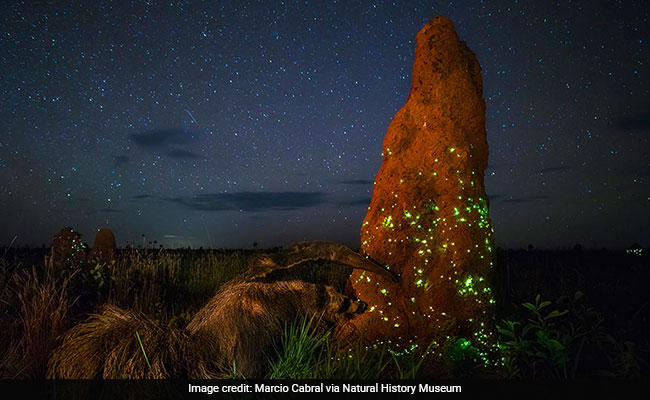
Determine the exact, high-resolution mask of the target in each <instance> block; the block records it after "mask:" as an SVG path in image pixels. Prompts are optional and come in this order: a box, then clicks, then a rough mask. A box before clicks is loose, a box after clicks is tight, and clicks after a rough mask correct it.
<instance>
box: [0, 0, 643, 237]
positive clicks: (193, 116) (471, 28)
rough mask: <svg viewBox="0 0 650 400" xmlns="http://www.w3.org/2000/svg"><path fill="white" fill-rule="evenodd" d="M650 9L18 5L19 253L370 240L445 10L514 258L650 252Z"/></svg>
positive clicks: (15, 132) (1, 101) (6, 19)
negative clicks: (375, 189)
mask: <svg viewBox="0 0 650 400" xmlns="http://www.w3.org/2000/svg"><path fill="white" fill-rule="evenodd" d="M38 3H40V4H38ZM467 4H472V5H471V6H468V5H467ZM649 10H650V2H648V1H647V0H640V1H618V2H617V1H607V2H605V1H532V0H531V1H462V2H461V1H458V2H437V1H399V2H390V1H389V2H380V1H378V2H369V1H364V2H361V1H325V0H322V1H321V0H318V1H298V2H293V1H292V2H289V1H284V2H282V1H260V2H248V1H244V2H240V1H203V2H201V1H175V0H174V1H170V0H167V1H158V2H156V1H151V2H145V1H132V2H130V3H129V2H128V1H115V2H109V1H100V0H98V1H83V2H81V1H76V2H67V1H58V0H57V1H49V2H37V1H27V0H26V1H24V2H13V1H9V0H7V1H3V2H2V4H1V5H0V21H1V24H2V32H1V35H2V36H1V37H0V92H1V94H2V96H1V98H0V226H1V229H0V245H2V244H4V245H7V244H9V243H10V242H12V240H13V239H14V237H15V236H17V239H16V241H15V243H17V244H20V245H22V244H26V243H27V244H31V245H40V244H41V243H46V244H49V242H50V240H51V237H52V236H53V235H54V233H56V231H58V230H59V229H60V228H61V227H64V226H72V227H74V228H75V229H76V230H78V231H79V232H80V233H82V235H83V237H84V239H85V240H86V241H88V242H90V243H91V244H92V240H93V237H94V233H93V232H94V231H95V230H96V229H98V228H100V227H109V228H111V229H112V230H113V231H114V232H115V234H116V238H117V241H118V245H121V246H123V245H125V244H126V243H127V241H128V242H130V243H135V244H142V241H143V237H142V235H143V234H144V235H145V238H144V240H145V242H149V241H154V240H155V241H157V242H158V243H159V244H160V243H162V244H164V245H165V246H167V247H174V246H188V245H190V246H192V247H198V246H204V247H210V246H211V247H251V246H252V245H253V243H254V242H257V243H259V246H260V247H267V246H274V245H282V244H287V243H289V242H292V241H295V240H310V239H326V240H333V241H337V242H341V243H345V244H348V245H352V246H358V243H359V230H360V226H361V222H362V220H363V218H364V216H365V211H366V207H367V206H368V203H369V202H370V196H371V194H372V181H373V179H374V177H375V175H376V173H377V171H378V169H379V166H380V164H381V145H382V141H383V139H384V136H385V134H386V130H387V128H388V125H389V123H390V121H391V119H392V117H393V115H394V114H395V112H396V111H397V110H398V109H399V108H401V107H402V106H403V105H404V103H405V101H406V97H407V95H408V92H409V89H410V76H411V67H412V64H413V53H414V46H415V34H416V33H417V32H418V31H419V30H420V29H421V28H422V27H423V26H424V25H425V24H426V22H427V21H428V20H430V19H431V18H432V17H434V16H435V15H437V14H441V15H444V16H447V17H449V18H450V19H451V20H452V21H453V22H454V24H455V26H456V29H457V31H458V33H459V35H460V37H461V39H463V40H465V41H466V42H467V44H468V45H469V47H470V48H471V49H472V50H473V51H474V52H475V53H476V55H477V57H478V60H479V62H480V64H481V66H482V68H483V80H484V97H485V99H486V104H487V132H488V142H489V146H490V165H489V167H488V170H487V171H486V176H485V179H486V186H487V192H488V194H489V197H490V199H491V205H490V213H491V217H492V221H493V224H494V230H495V238H496V242H497V245H499V246H502V247H519V246H527V245H528V244H529V243H532V244H534V246H535V247H537V248H558V247H565V248H566V247H572V246H573V245H574V244H576V243H580V244H582V245H583V246H584V247H586V248H591V247H601V246H606V247H610V248H621V247H625V246H628V245H630V244H632V243H634V242H639V243H641V244H642V245H650V239H649V238H650V143H649V141H650V140H649V139H650V77H649V72H650V68H649V64H648V63H649V60H648V59H649V55H650V51H649V47H648V40H649V39H650V32H649V31H650V29H649V24H648V14H649Z"/></svg>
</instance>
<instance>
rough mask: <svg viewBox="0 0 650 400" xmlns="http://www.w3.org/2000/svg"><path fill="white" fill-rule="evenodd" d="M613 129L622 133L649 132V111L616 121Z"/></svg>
mask: <svg viewBox="0 0 650 400" xmlns="http://www.w3.org/2000/svg"><path fill="white" fill-rule="evenodd" d="M614 127H616V128H619V129H622V130H624V131H642V132H650V111H647V110H646V111H643V112H640V113H637V114H634V115H628V116H626V117H623V118H620V119H618V120H617V121H616V122H614Z"/></svg>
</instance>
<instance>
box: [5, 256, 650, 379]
mask: <svg viewBox="0 0 650 400" xmlns="http://www.w3.org/2000/svg"><path fill="white" fill-rule="evenodd" d="M278 251H281V250H280V249H270V250H196V249H195V250H190V249H177V250H168V249H133V248H132V249H121V250H118V254H117V257H116V260H115V261H114V262H111V263H108V264H95V265H88V264H86V265H83V266H80V267H75V268H71V267H68V268H66V269H64V270H61V271H54V270H52V269H50V268H46V267H45V266H44V265H45V260H46V256H48V254H49V249H47V248H40V249H31V248H17V249H16V248H0V257H1V258H0V290H1V292H0V324H2V326H3V329H2V333H0V377H2V378H5V379H6V378H9V379H11V378H37V379H39V378H45V377H46V376H47V366H48V360H49V358H50V356H51V354H52V352H53V350H54V349H55V348H56V347H57V346H59V345H60V343H61V339H62V335H63V334H64V333H65V332H66V331H68V330H69V329H70V328H72V327H73V326H75V324H77V323H78V322H80V321H83V320H84V319H86V317H87V316H88V315H89V314H90V313H93V312H97V311H98V310H100V309H102V307H103V306H105V305H106V304H112V305H115V306H117V307H120V308H122V309H125V310H132V311H134V312H136V311H137V312H139V313H142V314H143V315H146V316H147V318H150V321H155V322H151V325H152V326H153V325H155V326H157V327H158V328H157V329H162V330H165V331H166V332H167V331H168V332H172V333H173V334H174V335H176V334H179V335H180V333H179V332H182V330H183V328H184V327H185V325H186V324H187V323H188V321H189V320H190V319H191V317H192V315H193V314H194V313H195V312H196V311H197V310H198V309H200V308H201V307H202V306H203V305H204V304H205V303H206V302H207V301H208V299H210V298H211V297H212V295H213V294H214V292H215V290H216V289H217V288H218V287H219V286H220V285H222V284H223V283H224V282H227V281H229V280H230V279H232V278H233V277H235V276H237V275H238V274H239V273H241V272H243V271H245V270H246V269H247V267H248V265H249V263H250V261H251V260H252V259H253V257H256V256H259V255H260V254H262V253H264V252H278ZM649 261H650V260H649V257H648V256H633V255H627V254H625V253H624V252H622V251H609V250H582V249H579V248H576V249H574V250H558V251H544V250H533V249H531V250H502V249H497V266H496V268H495V271H494V277H493V288H494V293H495V295H496V300H497V302H496V310H495V313H496V316H497V318H496V319H497V326H498V330H499V338H500V347H501V350H502V360H501V362H500V365H499V366H498V367H497V368H494V369H493V370H491V371H489V372H488V373H486V372H485V371H482V370H481V369H480V368H479V367H478V363H477V362H476V359H475V358H476V357H475V354H474V353H473V347H472V345H471V341H468V340H466V339H465V338H450V340H449V341H448V343H446V344H445V345H444V346H443V348H442V349H441V350H440V351H438V353H437V355H435V356H434V355H432V354H431V353H429V352H420V353H417V352H416V353H411V354H401V353H399V352H396V351H394V350H393V349H391V348H390V347H389V346H387V345H385V344H384V345H381V344H380V345H376V346H371V347H368V346H363V345H361V344H359V345H358V346H352V348H347V350H341V349H340V348H339V347H338V346H337V343H336V342H335V341H334V340H332V332H331V331H329V330H323V329H315V325H316V324H315V323H314V321H313V320H310V319H308V318H307V319H305V318H303V319H300V320H297V321H295V323H294V324H293V325H291V326H287V327H286V329H285V334H284V336H283V337H282V338H279V339H278V343H277V355H276V356H275V357H274V358H273V360H272V361H271V363H272V365H271V366H270V369H269V370H270V372H269V374H268V375H267V377H268V378H427V377H431V376H428V375H427V369H426V368H423V367H422V366H423V365H426V363H427V358H429V357H442V358H443V359H444V362H445V363H447V365H449V366H450V370H451V371H453V373H454V376H453V377H491V378H516V379H546V378H553V379H574V378H585V377H623V378H640V377H647V376H648V375H649V371H650V365H649V364H648V362H649V359H650V341H649V338H650V325H649V321H648V316H649V315H650V312H649V307H650V306H649V300H650V291H648V289H647V285H648V282H649V278H650V262H649ZM327 279H329V278H327ZM143 329H146V328H143ZM152 329H153V328H152ZM179 337H182V336H179ZM143 339H144V335H143ZM138 340H140V337H139V336H138ZM143 343H144V344H143ZM140 347H141V348H140V350H141V351H142V354H139V353H138V352H136V354H131V355H130V356H132V357H142V361H141V362H142V364H141V365H142V367H141V369H143V370H142V371H139V372H137V373H134V375H133V377H137V376H146V377H159V378H160V377H166V375H165V374H164V373H161V374H159V375H156V373H154V371H153V365H152V364H153V363H154V360H155V359H157V358H160V357H157V356H158V354H156V353H157V352H162V351H165V350H163V349H153V348H151V347H149V346H147V342H146V340H143V341H141V342H140ZM147 348H149V351H148V352H147ZM147 354H148V357H147ZM150 359H151V360H150ZM145 361H146V363H145ZM150 361H151V362H152V364H150ZM160 362H161V363H164V362H165V361H160ZM147 369H151V370H147ZM232 376H236V371H231V373H230V374H226V375H224V377H232ZM434 377H435V376H434Z"/></svg>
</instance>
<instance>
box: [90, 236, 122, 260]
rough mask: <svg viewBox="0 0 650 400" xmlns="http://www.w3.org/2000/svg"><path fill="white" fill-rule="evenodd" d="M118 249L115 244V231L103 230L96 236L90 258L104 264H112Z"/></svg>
mask: <svg viewBox="0 0 650 400" xmlns="http://www.w3.org/2000/svg"><path fill="white" fill-rule="evenodd" d="M116 249H117V245H116V244H115V235H114V234H113V231H112V230H110V229H108V228H102V229H100V230H99V231H97V234H96V235H95V243H93V249H92V251H91V252H90V256H91V257H93V258H95V259H97V260H100V261H103V262H110V261H112V260H114V259H115V251H116Z"/></svg>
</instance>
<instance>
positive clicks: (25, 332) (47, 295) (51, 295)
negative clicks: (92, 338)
mask: <svg viewBox="0 0 650 400" xmlns="http://www.w3.org/2000/svg"><path fill="white" fill-rule="evenodd" d="M70 278H71V277H64V278H60V279H57V278H56V277H54V276H53V275H52V274H50V273H48V272H47V271H46V272H45V273H44V274H42V276H39V274H38V272H37V271H36V269H34V268H33V269H32V270H31V271H25V270H23V271H17V272H15V273H14V274H13V276H12V277H11V279H10V281H9V285H7V289H8V290H9V289H11V290H12V291H13V292H14V295H15V299H16V301H17V306H18V318H17V319H15V320H14V321H13V322H14V323H13V326H12V324H10V326H9V328H10V329H11V328H13V330H14V331H18V332H19V333H18V334H14V335H12V337H11V338H10V339H9V342H10V343H11V344H10V346H9V347H8V349H6V352H5V354H4V357H3V360H2V367H3V368H2V376H3V377H5V378H43V377H45V374H46V371H47V358H48V357H49V355H50V354H51V353H52V351H53V350H54V348H55V347H56V346H57V344H58V343H57V338H58V336H59V335H61V334H62V333H63V332H64V331H65V330H66V329H67V328H68V326H69V325H70V318H69V317H70V315H69V310H70V307H71V306H72V304H73V303H74V299H70V297H69V295H68V288H69V283H70ZM7 313H10V310H7Z"/></svg>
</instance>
